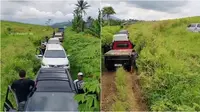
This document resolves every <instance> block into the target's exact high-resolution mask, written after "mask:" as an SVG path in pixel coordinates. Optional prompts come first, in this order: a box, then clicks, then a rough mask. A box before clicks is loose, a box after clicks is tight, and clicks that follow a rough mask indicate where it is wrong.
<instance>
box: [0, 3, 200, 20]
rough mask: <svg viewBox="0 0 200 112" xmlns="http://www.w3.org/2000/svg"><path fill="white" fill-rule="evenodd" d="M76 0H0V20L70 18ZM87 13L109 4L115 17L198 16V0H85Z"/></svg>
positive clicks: (199, 12)
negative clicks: (87, 5) (87, 6)
mask: <svg viewBox="0 0 200 112" xmlns="http://www.w3.org/2000/svg"><path fill="white" fill-rule="evenodd" d="M76 2H77V0H71V1H69V0H64V1H62V0H56V1H55V0H54V1H53V0H43V1H41V0H1V20H10V21H19V22H25V23H32V24H45V22H46V21H47V19H52V23H56V22H64V21H69V20H72V19H73V10H74V8H75V5H74V4H75V3H76ZM87 2H88V3H89V5H91V7H89V9H87V10H86V12H87V15H85V18H87V17H88V16H92V17H93V18H97V16H98V8H102V7H104V6H112V7H113V8H114V10H115V12H116V14H115V15H114V16H115V17H117V18H119V19H140V20H163V19H173V18H181V17H188V16H200V11H199V10H200V8H199V7H200V0H178V1H174V0H168V1H167V0H162V1H160V0H157V1H153V0H146V1H144V0H140V1H135V0H101V1H100V0H87Z"/></svg>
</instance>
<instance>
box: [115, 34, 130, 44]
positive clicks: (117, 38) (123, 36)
mask: <svg viewBox="0 0 200 112" xmlns="http://www.w3.org/2000/svg"><path fill="white" fill-rule="evenodd" d="M114 41H129V39H128V35H127V34H115V35H114V36H113V42H114Z"/></svg>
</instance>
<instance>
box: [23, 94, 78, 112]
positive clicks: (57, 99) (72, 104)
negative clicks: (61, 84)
mask: <svg viewBox="0 0 200 112" xmlns="http://www.w3.org/2000/svg"><path fill="white" fill-rule="evenodd" d="M74 95H75V94H74V93H70V92H35V93H34V94H33V95H32V97H30V99H29V100H28V102H27V105H26V109H25V110H26V111H77V110H78V103H77V102H76V101H75V100H74Z"/></svg>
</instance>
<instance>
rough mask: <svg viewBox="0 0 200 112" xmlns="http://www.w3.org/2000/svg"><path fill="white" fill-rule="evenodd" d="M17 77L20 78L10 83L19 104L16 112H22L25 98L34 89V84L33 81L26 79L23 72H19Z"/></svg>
mask: <svg viewBox="0 0 200 112" xmlns="http://www.w3.org/2000/svg"><path fill="white" fill-rule="evenodd" d="M19 77H20V78H19V79H18V80H15V81H14V82H13V83H12V85H11V88H12V90H13V91H14V92H15V94H16V96H17V99H18V102H19V105H18V110H19V111H23V109H24V106H25V103H26V101H27V97H28V95H29V94H30V92H31V91H32V89H33V88H34V87H35V82H34V81H33V80H30V79H26V71H25V70H20V71H19Z"/></svg>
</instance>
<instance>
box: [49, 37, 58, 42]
mask: <svg viewBox="0 0 200 112" xmlns="http://www.w3.org/2000/svg"><path fill="white" fill-rule="evenodd" d="M49 40H58V41H59V38H50V39H49Z"/></svg>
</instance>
